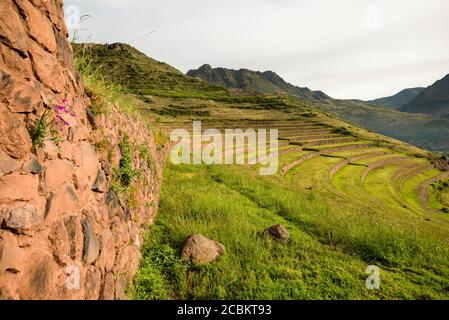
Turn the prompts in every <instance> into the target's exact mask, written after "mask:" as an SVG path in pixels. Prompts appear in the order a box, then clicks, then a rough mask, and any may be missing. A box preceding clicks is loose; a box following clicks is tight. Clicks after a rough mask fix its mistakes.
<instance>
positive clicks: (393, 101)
mask: <svg viewBox="0 0 449 320" xmlns="http://www.w3.org/2000/svg"><path fill="white" fill-rule="evenodd" d="M424 89H425V88H420V87H418V88H411V89H404V90H402V91H401V92H399V93H397V94H395V95H393V96H390V97H385V98H380V99H375V100H371V101H367V102H368V103H372V104H375V105H377V106H380V107H386V108H391V109H400V108H401V107H403V106H405V105H406V104H407V103H409V102H411V101H412V100H413V99H415V98H416V97H417V96H418V95H419V94H420V93H421V92H422V91H423V90H424Z"/></svg>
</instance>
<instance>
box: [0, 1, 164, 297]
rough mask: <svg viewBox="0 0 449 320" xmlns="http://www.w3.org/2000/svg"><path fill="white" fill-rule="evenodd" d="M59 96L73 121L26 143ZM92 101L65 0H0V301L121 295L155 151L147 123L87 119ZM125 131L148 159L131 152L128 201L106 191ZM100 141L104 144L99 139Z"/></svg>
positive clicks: (154, 194)
mask: <svg viewBox="0 0 449 320" xmlns="http://www.w3.org/2000/svg"><path fill="white" fill-rule="evenodd" d="M64 98H66V99H68V101H69V105H70V106H71V107H72V108H73V110H74V111H75V113H76V118H75V119H74V120H73V124H72V125H71V127H70V128H66V129H64V130H63V131H62V133H61V137H62V139H61V141H60V142H58V143H55V142H53V140H51V139H46V140H45V141H44V142H43V143H42V144H41V145H39V146H37V147H33V145H32V138H31V134H30V132H33V131H32V130H33V128H34V127H35V126H36V123H37V122H38V121H39V119H40V117H41V116H42V114H43V112H44V110H45V107H46V106H47V107H48V106H50V105H51V104H52V103H54V102H53V101H57V100H60V99H64ZM89 103H90V100H89V98H88V97H87V96H86V94H85V90H84V86H83V82H82V79H81V78H80V77H79V75H78V74H77V73H76V72H75V70H74V66H73V58H72V50H71V47H70V44H69V42H68V41H67V30H66V27H65V24H64V20H63V7H62V0H1V6H0V298H2V299H122V298H126V297H125V287H126V284H127V283H128V282H129V281H130V280H131V279H132V277H133V275H134V274H135V272H136V270H137V268H138V264H139V259H140V246H141V244H142V233H143V232H144V229H145V227H146V226H147V225H148V224H150V223H151V222H152V220H153V218H154V214H155V210H156V208H157V204H158V194H159V188H160V184H161V175H162V174H161V172H162V168H161V157H160V156H159V153H158V150H157V149H156V145H155V142H154V139H153V136H152V134H151V133H150V132H149V130H148V129H147V127H146V126H145V124H143V123H140V122H138V121H136V120H133V119H132V118H130V117H128V116H126V115H124V114H122V113H120V112H118V111H117V110H116V109H114V108H113V110H112V111H110V112H109V113H108V114H107V116H104V115H103V116H100V117H97V119H92V117H88V115H87V113H88V112H87V110H88V109H87V108H88V106H89ZM119 128H120V130H121V131H120V132H119V131H118V130H119ZM94 129H96V130H94ZM123 132H125V133H128V135H129V137H130V140H131V141H132V142H133V143H134V144H136V145H142V144H145V145H147V146H148V149H149V151H150V154H151V157H152V162H153V168H150V166H148V159H144V158H142V156H141V155H139V154H134V159H133V160H134V167H135V169H138V170H139V172H140V178H139V179H138V181H137V182H136V185H135V187H134V193H135V194H134V203H133V205H132V206H131V205H130V204H129V202H127V201H124V200H123V199H120V196H118V195H117V194H116V193H115V192H114V191H112V190H111V180H112V178H111V176H112V174H113V168H114V167H117V166H118V164H119V161H120V158H121V154H120V149H119V148H118V147H117V145H118V143H119V141H120V139H121V138H120V135H121V134H123ZM104 141H106V142H108V143H107V144H108V145H109V146H110V147H109V150H104V148H100V147H99V146H100V145H101V143H100V142H104ZM78 272H79V278H80V281H79V288H78V287H77V282H76V277H77V274H78ZM68 275H70V276H68ZM67 280H69V286H67Z"/></svg>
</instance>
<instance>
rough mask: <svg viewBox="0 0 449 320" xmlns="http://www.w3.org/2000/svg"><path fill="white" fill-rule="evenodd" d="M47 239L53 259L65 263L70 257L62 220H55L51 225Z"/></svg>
mask: <svg viewBox="0 0 449 320" xmlns="http://www.w3.org/2000/svg"><path fill="white" fill-rule="evenodd" d="M48 239H49V240H50V243H51V248H52V251H53V257H54V258H55V261H56V262H57V263H58V264H60V265H67V263H68V262H69V257H70V243H69V238H68V235H67V231H66V229H65V226H64V222H63V221H57V222H56V223H55V224H54V225H53V226H52V228H51V231H50V234H49V235H48Z"/></svg>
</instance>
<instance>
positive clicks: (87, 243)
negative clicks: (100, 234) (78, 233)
mask: <svg viewBox="0 0 449 320" xmlns="http://www.w3.org/2000/svg"><path fill="white" fill-rule="evenodd" d="M81 224H82V226H83V234H84V241H83V259H84V262H85V263H87V264H91V263H94V262H95V260H96V259H97V258H98V256H99V254H100V243H99V241H98V239H97V236H96V235H95V233H94V231H93V230H92V227H91V225H90V223H89V220H87V219H86V218H85V219H84V220H83V221H82V222H81Z"/></svg>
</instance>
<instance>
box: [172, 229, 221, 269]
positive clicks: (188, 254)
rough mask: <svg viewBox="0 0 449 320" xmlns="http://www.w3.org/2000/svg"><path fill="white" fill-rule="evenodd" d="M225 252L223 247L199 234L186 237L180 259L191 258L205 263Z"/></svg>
mask: <svg viewBox="0 0 449 320" xmlns="http://www.w3.org/2000/svg"><path fill="white" fill-rule="evenodd" d="M224 252H225V247H224V246H223V245H222V244H220V243H218V242H216V241H213V240H210V239H208V238H206V237H204V236H202V235H200V234H195V235H192V236H190V237H188V238H187V240H186V243H185V244H184V247H183V248H182V252H181V259H183V260H191V261H192V262H193V263H196V264H206V263H210V262H213V261H215V260H216V259H217V258H218V257H219V256H221V255H222V254H223V253H224Z"/></svg>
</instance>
